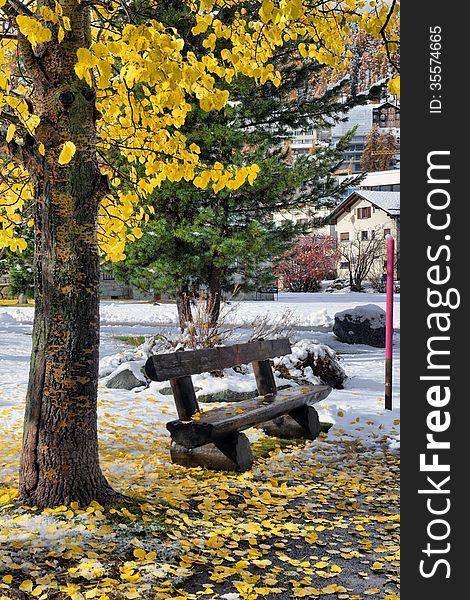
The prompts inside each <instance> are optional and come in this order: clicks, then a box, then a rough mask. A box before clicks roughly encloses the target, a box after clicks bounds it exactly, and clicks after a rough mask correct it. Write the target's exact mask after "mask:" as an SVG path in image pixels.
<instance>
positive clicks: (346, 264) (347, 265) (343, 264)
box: [339, 262, 349, 269]
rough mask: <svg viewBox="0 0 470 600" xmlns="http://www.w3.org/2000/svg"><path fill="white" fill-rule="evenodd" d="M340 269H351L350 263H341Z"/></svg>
mask: <svg viewBox="0 0 470 600" xmlns="http://www.w3.org/2000/svg"><path fill="white" fill-rule="evenodd" d="M339 268H340V269H347V268H349V263H348V262H342V263H339Z"/></svg>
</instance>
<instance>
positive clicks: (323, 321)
mask: <svg viewBox="0 0 470 600" xmlns="http://www.w3.org/2000/svg"><path fill="white" fill-rule="evenodd" d="M364 304H376V305H377V306H379V307H380V308H383V309H384V310H385V294H373V293H351V292H348V293H345V292H339V293H326V292H324V293H316V294H300V293H299V294H296V293H292V294H288V293H281V294H279V299H278V300H277V301H274V302H254V301H253V302H236V301H235V300H234V301H231V302H230V304H229V305H228V307H227V308H226V309H225V312H226V322H227V324H228V325H249V324H251V323H252V322H253V321H254V319H256V318H257V317H260V316H261V317H262V316H264V315H268V316H269V319H270V320H271V321H279V320H281V321H282V320H283V319H284V318H285V315H286V313H291V314H292V317H293V319H294V320H295V324H296V325H297V326H300V327H331V326H332V325H333V319H334V316H335V313H337V312H340V311H342V310H344V309H346V308H353V307H356V306H359V305H364ZM399 308H400V296H399V295H396V296H395V308H394V327H395V328H399V327H400V313H399ZM33 312H34V311H33V308H32V307H21V308H17V307H14V306H13V307H12V306H9V307H1V306H0V325H1V324H9V323H10V324H11V323H12V320H13V322H16V323H22V324H30V323H32V322H33ZM101 323H102V325H132V326H136V325H139V326H142V325H151V326H156V325H158V326H168V325H174V324H176V323H177V314H176V306H175V305H174V304H158V305H153V304H142V303H131V302H102V303H101Z"/></svg>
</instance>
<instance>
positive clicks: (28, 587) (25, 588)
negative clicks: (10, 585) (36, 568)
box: [19, 579, 33, 592]
mask: <svg viewBox="0 0 470 600" xmlns="http://www.w3.org/2000/svg"><path fill="white" fill-rule="evenodd" d="M19 589H20V590H21V591H22V592H31V591H32V590H33V582H32V581H31V579H25V580H24V581H23V582H21V584H20V587H19Z"/></svg>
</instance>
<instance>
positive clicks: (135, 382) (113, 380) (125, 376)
mask: <svg viewBox="0 0 470 600" xmlns="http://www.w3.org/2000/svg"><path fill="white" fill-rule="evenodd" d="M144 385H145V386H146V385H147V381H146V379H145V378H144V376H143V375H142V379H138V378H137V377H136V375H135V373H134V372H133V371H132V370H131V369H127V368H126V369H123V370H122V371H118V372H117V373H115V374H114V375H111V377H110V378H109V379H108V381H107V382H106V387H107V388H112V389H115V390H133V389H134V388H137V387H142V386H144Z"/></svg>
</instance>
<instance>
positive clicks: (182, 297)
mask: <svg viewBox="0 0 470 600" xmlns="http://www.w3.org/2000/svg"><path fill="white" fill-rule="evenodd" d="M176 308H177V310H178V322H179V326H180V329H181V331H184V330H185V329H186V328H187V326H188V323H192V322H193V313H192V310H191V297H190V295H189V290H188V288H187V287H182V288H180V289H178V290H176Z"/></svg>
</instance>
